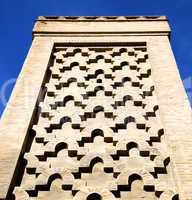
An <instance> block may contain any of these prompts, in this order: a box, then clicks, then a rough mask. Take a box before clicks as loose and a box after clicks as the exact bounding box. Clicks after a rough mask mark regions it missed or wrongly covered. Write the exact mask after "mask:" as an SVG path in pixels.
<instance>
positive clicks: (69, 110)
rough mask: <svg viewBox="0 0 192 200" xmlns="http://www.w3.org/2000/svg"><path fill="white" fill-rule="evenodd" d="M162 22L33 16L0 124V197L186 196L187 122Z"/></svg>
mask: <svg viewBox="0 0 192 200" xmlns="http://www.w3.org/2000/svg"><path fill="white" fill-rule="evenodd" d="M169 39H170V28H169V25H168V22H167V19H166V17H164V16H157V17H149V16H147V17H142V16H141V17H125V16H122V17H120V16H118V17H106V16H105V17H87V16H86V17H38V19H37V20H36V22H35V26H34V29H33V41H32V45H31V48H30V51H29V53H28V56H27V58H26V61H25V63H24V65H23V68H22V70H21V73H20V75H19V77H18V80H17V83H16V85H15V88H14V90H13V92H12V95H11V98H10V100H9V103H8V105H7V107H6V109H5V111H4V113H3V116H2V119H1V125H0V199H6V200H14V199H15V200H53V199H57V200H101V199H102V200H116V199H117V200H127V199H129V200H144V199H145V200H178V199H180V200H190V199H192V193H191V188H192V172H191V169H192V159H191V158H192V117H191V108H190V105H189V102H188V100H187V96H186V93H185V91H184V88H183V85H182V82H181V79H180V76H179V73H178V69H177V65H176V62H175V59H174V56H173V53H172V50H171V47H170V41H169Z"/></svg>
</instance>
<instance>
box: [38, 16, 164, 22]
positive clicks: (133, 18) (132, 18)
mask: <svg viewBox="0 0 192 200" xmlns="http://www.w3.org/2000/svg"><path fill="white" fill-rule="evenodd" d="M36 21H74V22H75V21H95V22H97V21H108V22H109V21H168V19H167V17H166V16H38V17H37V19H36Z"/></svg>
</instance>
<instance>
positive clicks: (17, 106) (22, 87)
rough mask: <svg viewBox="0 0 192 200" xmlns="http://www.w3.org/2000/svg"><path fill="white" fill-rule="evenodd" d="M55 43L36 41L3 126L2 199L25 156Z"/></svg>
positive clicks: (0, 151)
mask: <svg viewBox="0 0 192 200" xmlns="http://www.w3.org/2000/svg"><path fill="white" fill-rule="evenodd" d="M52 48H53V42H52V41H51V40H50V39H49V40H47V39H46V38H40V37H37V38H34V40H33V43H32V46H31V48H30V51H29V54H28V56H27V58H26V61H25V63H24V65H23V68H22V71H21V73H20V75H19V77H18V79H17V82H16V85H15V88H14V90H13V92H12V95H11V98H10V100H9V103H8V105H7V107H6V109H5V111H4V113H3V116H2V119H1V124H0V199H5V198H6V195H7V192H8V190H9V187H10V185H11V181H12V180H13V177H14V172H15V169H16V165H17V161H18V159H19V156H20V155H21V154H22V150H23V145H24V141H25V139H26V134H27V130H28V128H29V125H30V121H31V119H32V115H33V111H34V109H35V105H36V102H37V99H38V95H39V92H40V89H41V85H42V83H43V79H44V75H45V72H46V69H47V65H48V62H49V58H50V55H51V51H52Z"/></svg>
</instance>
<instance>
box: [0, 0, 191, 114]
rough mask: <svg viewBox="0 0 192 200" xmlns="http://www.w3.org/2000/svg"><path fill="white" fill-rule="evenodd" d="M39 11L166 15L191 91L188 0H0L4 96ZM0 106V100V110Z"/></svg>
mask: <svg viewBox="0 0 192 200" xmlns="http://www.w3.org/2000/svg"><path fill="white" fill-rule="evenodd" d="M39 15H75V16H78V15H88V16H92V15H110V16H111V15H112V16H114V15H166V16H167V17H168V18H169V21H170V26H171V29H172V37H171V43H172V48H173V51H174V54H175V57H176V61H177V64H178V67H179V71H180V74H181V78H182V80H185V81H184V83H185V87H186V89H187V91H188V93H189V95H191V94H192V90H191V88H192V78H190V77H192V22H191V20H192V1H191V0H174V1H173V0H158V1H156V0H94V1H91V0H76V1H75V0H68V1H67V0H0V44H1V46H0V91H1V92H2V91H3V85H5V83H7V87H6V89H5V94H6V95H5V97H6V98H9V95H10V93H11V90H12V87H13V85H14V84H13V79H14V78H17V76H18V74H19V72H20V70H21V67H22V64H23V62H24V59H25V57H26V55H27V52H28V50H29V47H30V44H31V39H32V37H31V35H32V28H33V24H34V20H35V18H36V17H37V16H39ZM7 80H10V81H9V82H7ZM191 100H192V98H191ZM3 109H4V105H3V103H2V101H0V114H1V113H2V111H3Z"/></svg>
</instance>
